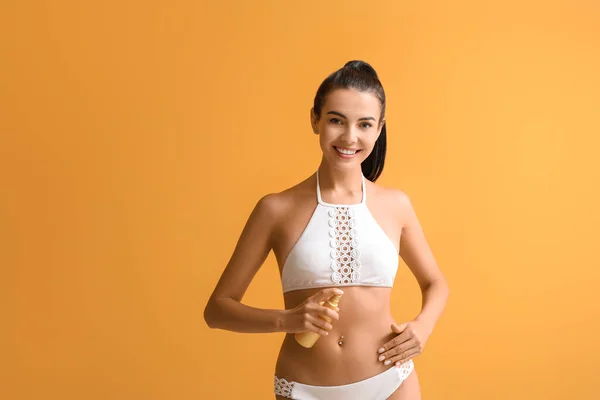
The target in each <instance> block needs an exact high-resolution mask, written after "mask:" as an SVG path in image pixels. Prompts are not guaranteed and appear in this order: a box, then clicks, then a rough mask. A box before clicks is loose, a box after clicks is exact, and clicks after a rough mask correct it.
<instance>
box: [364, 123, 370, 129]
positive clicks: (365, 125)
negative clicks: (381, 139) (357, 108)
mask: <svg viewBox="0 0 600 400" xmlns="http://www.w3.org/2000/svg"><path fill="white" fill-rule="evenodd" d="M362 126H363V127H365V129H369V128H370V127H371V126H372V125H371V124H370V123H368V122H365V123H364V124H362Z"/></svg>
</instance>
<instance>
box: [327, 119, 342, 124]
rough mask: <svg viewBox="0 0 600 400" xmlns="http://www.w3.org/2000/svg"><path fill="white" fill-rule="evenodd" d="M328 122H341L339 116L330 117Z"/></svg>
mask: <svg viewBox="0 0 600 400" xmlns="http://www.w3.org/2000/svg"><path fill="white" fill-rule="evenodd" d="M329 122H331V123H334V124H338V122H342V121H341V120H340V119H339V118H331V119H330V120H329Z"/></svg>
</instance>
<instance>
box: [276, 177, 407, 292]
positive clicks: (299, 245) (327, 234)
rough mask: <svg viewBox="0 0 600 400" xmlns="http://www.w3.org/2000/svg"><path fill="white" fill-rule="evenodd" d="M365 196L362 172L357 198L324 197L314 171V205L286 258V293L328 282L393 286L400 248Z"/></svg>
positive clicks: (338, 284)
mask: <svg viewBox="0 0 600 400" xmlns="http://www.w3.org/2000/svg"><path fill="white" fill-rule="evenodd" d="M366 199H367V192H366V184H365V177H364V175H363V176H362V200H361V202H360V203H358V204H330V203H327V202H325V201H323V199H322V197H321V188H320V182H319V171H317V207H316V208H315V210H314V212H313V214H312V216H311V218H310V220H309V221H308V224H307V225H306V228H305V229H304V231H303V232H302V234H301V235H300V237H299V239H298V240H297V242H296V243H295V244H294V246H293V248H292V250H291V251H290V253H289V255H288V256H287V259H286V260H285V262H284V265H283V270H282V274H281V283H282V288H283V292H284V293H286V292H289V291H292V290H298V289H308V288H316V287H329V286H383V287H392V286H393V283H394V278H395V277H396V272H397V270H398V250H397V249H396V246H395V245H394V243H393V242H392V241H391V239H390V238H389V237H388V236H387V234H386V233H385V232H384V231H383V229H382V228H381V227H380V226H379V224H378V223H377V221H375V218H374V217H373V215H372V214H371V212H370V211H369V209H368V207H367V204H366Z"/></svg>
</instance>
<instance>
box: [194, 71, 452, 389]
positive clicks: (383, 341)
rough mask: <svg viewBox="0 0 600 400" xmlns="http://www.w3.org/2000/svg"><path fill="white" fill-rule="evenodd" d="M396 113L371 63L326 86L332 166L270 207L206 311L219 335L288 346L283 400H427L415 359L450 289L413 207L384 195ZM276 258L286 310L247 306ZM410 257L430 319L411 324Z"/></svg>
mask: <svg viewBox="0 0 600 400" xmlns="http://www.w3.org/2000/svg"><path fill="white" fill-rule="evenodd" d="M385 105H386V100H385V93H384V90H383V87H382V85H381V82H380V81H379V78H378V76H377V73H376V72H375V70H374V69H373V68H372V67H371V66H370V65H369V64H367V63H365V62H363V61H350V62H348V63H347V64H346V65H345V66H344V67H343V68H341V69H339V70H338V71H335V72H334V73H332V74H331V75H329V76H328V77H327V78H326V79H325V80H324V81H323V83H322V84H321V86H320V87H319V89H318V91H317V94H316V96H315V100H314V106H313V108H311V110H310V119H311V125H312V130H313V132H314V133H315V134H316V135H319V144H320V147H321V151H322V152H323V157H322V159H321V163H320V165H319V166H318V168H317V170H316V172H315V173H314V174H312V175H311V176H310V177H308V178H307V179H306V180H304V181H303V182H300V183H298V184H297V185H295V186H293V187H291V188H289V189H286V190H284V191H282V192H280V193H272V194H268V195H266V196H264V197H263V198H261V199H260V200H259V201H258V203H257V204H256V206H255V208H254V210H253V211H252V213H251V215H250V217H249V219H248V221H247V223H246V226H245V227H244V229H243V231H242V234H241V236H240V238H239V241H238V243H237V246H236V248H235V250H234V252H233V255H232V257H231V259H230V261H229V263H228V264H227V266H226V268H225V270H224V272H223V275H222V276H221V278H220V280H219V282H218V284H217V286H216V288H215V290H214V292H213V294H212V296H211V298H210V300H209V302H208V304H207V306H206V309H205V312H204V317H205V320H206V322H207V323H208V325H209V326H210V327H212V328H218V329H226V330H229V331H235V332H254V333H257V332H285V333H286V334H287V335H286V336H285V339H284V341H283V344H282V346H281V350H280V353H279V357H278V360H277V365H276V368H275V377H274V384H275V387H274V390H275V398H276V399H280V400H281V399H286V398H291V399H300V400H309V399H311V400H313V399H315V400H316V399H322V400H383V399H394V400H417V399H420V398H421V393H420V388H419V381H418V377H417V373H416V371H415V370H414V364H413V361H412V359H413V358H414V357H416V356H417V355H419V354H420V353H421V352H422V351H423V347H424V345H425V343H426V342H427V338H428V337H429V336H430V335H431V333H432V331H433V328H434V326H435V324H436V322H437V320H438V318H439V317H440V315H441V314H442V310H443V308H444V306H445V304H446V299H447V297H448V287H447V284H446V280H445V278H444V276H443V275H442V273H441V272H440V270H439V268H438V266H437V264H436V261H435V259H434V256H433V254H432V252H431V250H430V248H429V246H428V244H427V241H426V239H425V236H424V234H423V231H422V229H421V226H420V224H419V221H418V219H417V216H416V215H415V211H414V209H413V207H412V205H411V202H410V200H409V197H408V196H407V195H406V194H405V193H404V192H402V191H400V190H398V189H394V188H384V187H380V186H378V185H376V184H375V183H374V182H375V181H376V180H377V178H378V177H379V175H380V174H381V172H382V170H383V165H384V159H385V152H386V127H385ZM271 249H272V250H273V252H274V254H275V257H276V259H277V262H278V264H279V270H280V274H281V281H282V288H283V292H284V301H285V310H265V309H257V308H253V307H249V306H246V305H243V304H241V299H242V297H243V295H244V293H245V291H246V289H247V288H248V285H249V284H250V282H251V280H252V278H253V277H254V275H255V274H256V272H257V271H258V269H259V268H260V267H261V265H262V264H263V263H264V261H265V259H266V257H267V255H268V254H269V252H270V251H271ZM399 255H400V257H402V259H403V260H404V261H405V263H406V265H407V266H408V267H409V268H410V270H411V271H412V273H413V274H414V276H415V278H416V279H417V281H418V283H419V285H420V288H421V290H422V293H423V303H422V309H421V312H420V313H419V314H418V315H417V316H416V317H415V318H414V320H412V321H406V322H403V323H397V322H396V321H395V320H394V318H393V317H392V315H391V312H390V296H391V291H392V286H393V283H394V278H395V276H396V272H397V269H398V261H399V260H398V256H399ZM334 294H343V295H342V297H341V300H340V303H339V307H337V309H336V310H332V309H330V308H327V307H325V306H323V302H324V301H326V300H327V299H329V298H330V297H331V296H333V295H334ZM320 315H323V316H328V317H330V318H331V319H332V321H331V323H329V322H327V321H325V320H324V319H322V318H320ZM307 331H310V332H316V333H318V334H319V335H320V336H319V340H318V341H317V342H316V343H315V345H314V346H313V347H312V348H305V347H303V346H301V345H300V344H299V343H298V342H297V341H296V339H295V334H296V333H299V332H307Z"/></svg>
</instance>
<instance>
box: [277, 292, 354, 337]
mask: <svg viewBox="0 0 600 400" xmlns="http://www.w3.org/2000/svg"><path fill="white" fill-rule="evenodd" d="M335 294H339V295H341V294H344V292H343V291H341V290H340V289H336V288H329V289H324V290H322V291H320V292H318V293H316V294H314V295H312V296H311V297H309V298H308V299H306V300H304V301H303V302H302V303H301V304H299V305H298V306H296V307H295V308H292V309H290V310H286V311H285V314H284V317H283V324H282V327H283V331H284V332H286V333H299V332H307V331H310V332H316V333H318V334H319V335H321V336H325V335H327V334H328V331H330V330H331V329H333V326H332V325H331V324H330V323H329V322H327V321H325V320H324V319H322V318H320V317H319V315H324V316H327V317H329V318H331V319H335V320H339V319H340V315H339V314H338V313H337V311H339V308H336V311H334V310H332V309H330V308H328V307H325V306H324V305H323V304H324V303H325V301H327V299H329V298H330V297H331V296H333V295H335Z"/></svg>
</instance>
